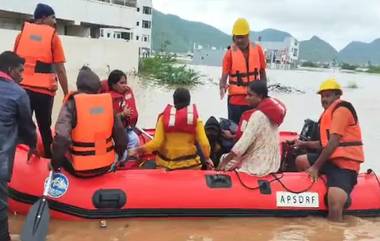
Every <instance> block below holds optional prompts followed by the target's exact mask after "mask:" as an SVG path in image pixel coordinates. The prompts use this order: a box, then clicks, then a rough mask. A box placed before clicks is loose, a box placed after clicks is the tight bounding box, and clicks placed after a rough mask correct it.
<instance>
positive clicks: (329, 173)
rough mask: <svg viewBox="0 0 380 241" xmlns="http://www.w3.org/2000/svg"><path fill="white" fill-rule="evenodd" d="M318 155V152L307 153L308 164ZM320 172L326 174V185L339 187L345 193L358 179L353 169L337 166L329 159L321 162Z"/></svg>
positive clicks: (312, 162) (349, 191)
mask: <svg viewBox="0 0 380 241" xmlns="http://www.w3.org/2000/svg"><path fill="white" fill-rule="evenodd" d="M318 156H319V153H308V154H307V159H308V161H309V163H310V165H313V164H314V163H315V162H316V161H317V159H318ZM320 172H321V173H322V174H325V175H326V177H327V186H328V187H338V188H341V189H343V190H344V191H345V192H346V193H347V195H350V193H351V192H352V189H353V188H354V186H355V185H356V183H357V179H358V174H357V173H356V172H355V171H353V170H348V169H343V168H339V167H337V166H336V165H334V164H332V163H331V162H329V161H327V162H325V164H323V166H322V168H321V170H320Z"/></svg>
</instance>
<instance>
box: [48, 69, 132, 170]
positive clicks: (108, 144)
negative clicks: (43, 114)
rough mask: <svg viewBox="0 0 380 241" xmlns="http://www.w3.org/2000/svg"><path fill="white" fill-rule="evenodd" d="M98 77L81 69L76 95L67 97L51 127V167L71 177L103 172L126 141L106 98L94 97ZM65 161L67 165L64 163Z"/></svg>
mask: <svg viewBox="0 0 380 241" xmlns="http://www.w3.org/2000/svg"><path fill="white" fill-rule="evenodd" d="M100 86H101V83H100V80H99V77H98V76H97V75H96V74H95V73H94V72H92V71H91V70H90V69H89V68H88V67H82V69H81V71H80V72H79V75H78V79H77V88H78V91H77V92H74V93H70V94H69V95H68V96H67V97H66V101H65V103H64V105H63V106H62V109H61V111H60V114H59V116H58V119H57V123H56V126H55V131H56V135H55V137H54V140H53V145H52V154H53V157H52V167H53V169H54V170H58V169H59V167H61V166H62V165H63V166H64V167H65V168H66V170H68V171H69V172H71V173H72V174H74V175H77V176H82V177H88V176H95V175H100V174H103V173H105V172H107V171H108V170H109V169H110V166H111V165H112V164H113V163H114V161H115V150H116V153H117V154H118V156H119V157H121V156H122V155H123V153H124V151H125V150H126V146H127V139H126V135H125V132H124V128H123V125H122V123H121V120H120V119H119V118H118V117H117V116H116V115H115V114H114V111H113V108H112V97H111V95H110V94H108V93H105V94H98V92H99V90H100ZM67 160H68V161H67Z"/></svg>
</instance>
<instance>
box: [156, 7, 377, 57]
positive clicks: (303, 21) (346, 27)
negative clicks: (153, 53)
mask: <svg viewBox="0 0 380 241" xmlns="http://www.w3.org/2000/svg"><path fill="white" fill-rule="evenodd" d="M153 7H154V8H156V9H157V10H159V11H161V12H163V13H171V14H175V15H178V16H180V17H181V18H184V19H187V20H192V21H199V22H204V23H207V24H209V25H212V26H214V27H216V28H218V29H220V30H222V31H223V32H226V33H230V32H231V28H232V24H233V22H234V21H235V19H236V18H238V17H245V18H247V19H248V20H249V22H250V25H251V29H252V30H254V31H260V30H263V29H265V28H275V29H278V30H282V31H286V32H289V33H290V34H292V35H293V36H295V37H296V38H297V39H298V40H305V39H310V38H311V37H312V36H313V35H317V36H318V37H320V38H322V39H324V40H326V41H328V42H329V43H330V44H331V45H333V46H334V47H335V48H336V49H337V50H340V49H342V48H344V47H345V46H346V45H347V44H348V43H350V42H351V41H362V42H372V41H373V40H374V39H376V38H380V27H379V24H380V0H362V1H359V0H153Z"/></svg>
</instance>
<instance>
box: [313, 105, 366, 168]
mask: <svg viewBox="0 0 380 241" xmlns="http://www.w3.org/2000/svg"><path fill="white" fill-rule="evenodd" d="M339 107H345V108H348V109H349V110H350V111H351V113H352V115H353V117H354V119H355V124H353V125H350V126H348V127H347V128H346V130H345V133H344V134H343V136H342V138H341V139H340V142H339V146H338V147H337V148H336V149H335V151H334V152H333V153H332V155H331V156H330V159H331V160H333V159H337V158H344V159H350V160H353V161H357V162H360V163H361V162H363V161H364V152H363V143H362V136H361V130H360V127H359V123H358V118H357V115H356V111H355V109H354V107H353V106H352V104H351V103H349V102H347V101H342V100H336V101H335V102H334V103H332V104H331V105H330V106H329V107H328V108H327V109H326V110H325V111H324V112H323V113H322V116H321V118H320V136H321V137H320V138H321V145H322V147H326V146H327V143H328V142H329V137H330V128H331V122H332V117H333V113H334V111H335V110H336V109H337V108H339Z"/></svg>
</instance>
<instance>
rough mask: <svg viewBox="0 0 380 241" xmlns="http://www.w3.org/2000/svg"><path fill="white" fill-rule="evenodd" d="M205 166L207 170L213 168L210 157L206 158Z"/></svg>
mask: <svg viewBox="0 0 380 241" xmlns="http://www.w3.org/2000/svg"><path fill="white" fill-rule="evenodd" d="M206 168H207V170H214V168H215V167H214V162H213V161H212V160H211V159H207V160H206Z"/></svg>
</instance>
